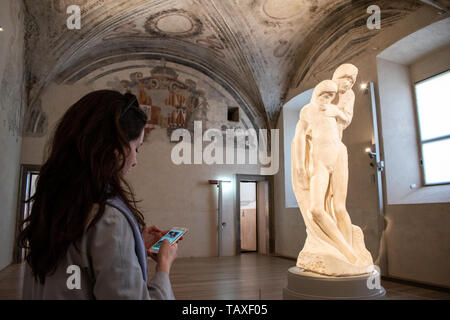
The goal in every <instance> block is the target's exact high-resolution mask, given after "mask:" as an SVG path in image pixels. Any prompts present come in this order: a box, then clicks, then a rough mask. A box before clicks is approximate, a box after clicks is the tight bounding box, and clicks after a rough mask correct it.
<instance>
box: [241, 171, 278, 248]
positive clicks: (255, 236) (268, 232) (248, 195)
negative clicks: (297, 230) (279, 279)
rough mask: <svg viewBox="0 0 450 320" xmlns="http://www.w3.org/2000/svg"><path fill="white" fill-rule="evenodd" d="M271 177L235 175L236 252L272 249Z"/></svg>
mask: <svg viewBox="0 0 450 320" xmlns="http://www.w3.org/2000/svg"><path fill="white" fill-rule="evenodd" d="M272 194H273V193H272V177H271V176H258V175H237V176H236V213H237V214H236V229H237V230H236V235H237V241H236V254H241V253H248V252H255V253H258V254H271V253H272V252H273V247H274V243H273V242H274V241H273V223H272V221H273V217H272V216H273V215H272V206H271V205H272V201H271V197H272Z"/></svg>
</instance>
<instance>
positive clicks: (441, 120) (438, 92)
mask: <svg viewBox="0 0 450 320" xmlns="http://www.w3.org/2000/svg"><path fill="white" fill-rule="evenodd" d="M415 88H416V99H417V112H418V116H419V127H420V140H421V146H422V161H423V171H424V177H425V184H439V183H450V165H449V164H450V163H449V159H450V99H449V97H448V94H449V91H448V90H449V89H450V70H449V71H446V72H444V73H441V74H438V75H436V76H433V77H431V78H429V79H426V80H423V81H421V82H418V83H416V85H415Z"/></svg>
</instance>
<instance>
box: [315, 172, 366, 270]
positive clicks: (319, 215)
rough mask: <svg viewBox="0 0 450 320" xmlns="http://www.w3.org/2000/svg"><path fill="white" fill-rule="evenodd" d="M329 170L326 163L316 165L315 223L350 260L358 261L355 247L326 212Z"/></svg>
mask: <svg viewBox="0 0 450 320" xmlns="http://www.w3.org/2000/svg"><path fill="white" fill-rule="evenodd" d="M329 175H330V174H329V172H328V170H327V169H326V168H325V166H324V165H320V164H319V165H317V166H315V167H314V175H313V176H312V177H311V184H310V191H311V194H310V196H311V204H310V205H311V215H312V217H313V220H314V222H315V223H317V224H318V225H319V227H320V228H321V229H322V230H323V232H324V233H325V234H326V235H327V236H328V237H329V238H330V239H331V240H332V241H333V243H334V245H335V247H336V248H337V249H338V250H340V251H341V252H342V254H344V256H345V257H346V258H347V259H348V260H349V261H350V262H352V263H353V262H355V261H356V258H357V257H356V255H355V253H354V251H353V249H352V248H351V247H350V246H349V245H348V243H347V241H345V238H344V236H343V235H342V234H341V232H340V231H339V229H338V227H337V225H336V224H335V223H334V221H333V219H332V218H331V217H330V216H329V215H328V214H327V213H326V212H325V209H324V200H325V193H326V191H327V188H328V183H329Z"/></svg>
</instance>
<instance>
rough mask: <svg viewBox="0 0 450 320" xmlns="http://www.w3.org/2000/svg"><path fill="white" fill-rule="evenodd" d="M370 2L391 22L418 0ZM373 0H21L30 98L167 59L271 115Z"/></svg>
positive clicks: (359, 24)
mask: <svg viewBox="0 0 450 320" xmlns="http://www.w3.org/2000/svg"><path fill="white" fill-rule="evenodd" d="M375 2H377V3H380V4H381V5H382V9H383V13H382V14H383V15H384V17H386V19H388V21H390V23H395V21H396V20H398V19H400V18H402V17H403V16H404V15H406V14H408V13H410V12H411V11H414V10H415V9H417V8H418V7H420V6H422V5H423V3H422V2H420V1H415V0H403V1H390V0H385V1H375ZM375 2H374V1H364V0H356V1H355V0H354V1H349V0H151V1H150V0H40V1H35V0H25V4H26V11H27V12H26V14H27V17H26V21H27V26H26V27H27V28H26V30H27V31H26V32H27V33H26V45H27V58H26V61H27V71H28V76H29V81H28V93H29V101H30V103H31V104H32V103H33V101H34V100H35V99H37V98H38V96H39V94H40V93H41V91H42V90H43V88H45V86H46V85H48V84H49V83H50V82H52V81H56V82H58V83H73V82H75V81H77V80H78V79H81V78H83V77H84V76H85V75H86V74H89V73H90V72H92V71H93V70H95V69H98V68H101V67H103V66H105V65H108V64H112V63H115V62H120V61H125V60H126V59H161V58H164V59H165V60H166V61H171V62H176V63H180V64H183V65H187V66H190V67H193V68H195V69H197V70H199V71H201V72H204V73H207V74H208V75H210V76H212V77H213V78H214V79H215V80H217V81H218V82H219V83H221V84H225V87H227V86H228V87H232V88H235V90H236V92H238V94H239V95H240V96H241V97H242V99H243V100H245V101H246V102H247V103H248V104H249V105H251V106H252V108H253V109H254V112H255V113H257V114H259V115H260V116H262V117H264V118H265V119H266V120H267V122H268V124H270V123H272V124H273V122H274V121H275V120H276V118H277V116H278V113H279V110H280V108H281V105H282V102H283V98H284V96H285V95H286V92H287V90H288V88H289V86H290V85H291V84H292V83H293V84H294V85H297V84H298V82H299V81H301V79H302V74H304V73H305V72H306V71H307V70H308V68H309V65H310V64H312V63H314V54H311V52H314V51H316V52H319V51H321V50H323V46H326V45H327V44H330V43H332V42H333V41H335V40H336V39H337V37H341V36H343V35H345V33H346V32H349V31H350V30H354V29H355V28H356V29H357V28H363V27H364V28H365V21H366V19H367V17H368V14H367V12H366V8H367V7H368V6H369V5H370V4H372V3H375ZM438 2H439V1H438ZM441 2H442V0H441ZM444 2H445V1H444ZM73 4H75V5H79V6H80V7H81V13H82V20H81V29H80V30H69V29H68V28H67V26H66V21H67V18H68V16H69V15H68V14H67V13H66V8H67V6H69V5H73ZM441 6H442V4H441ZM444 6H445V5H444ZM447 9H448V8H447ZM342 26H346V27H342ZM365 37H366V35H364V33H363V32H360V33H359V35H358V36H357V38H356V39H355V38H349V39H346V40H345V41H346V42H345V43H343V45H342V46H341V47H346V46H350V47H352V46H354V47H356V48H358V46H360V45H361V43H363V42H364V41H365V40H367V39H366V38H365ZM318 39H322V41H321V42H320V46H317V43H318V42H317V40H318ZM321 46H322V47H321ZM339 54H340V52H336V57H333V59H338V60H345V59H347V58H350V55H349V54H348V52H347V53H346V54H341V56H339ZM299 70H300V71H299Z"/></svg>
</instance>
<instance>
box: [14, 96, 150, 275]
mask: <svg viewBox="0 0 450 320" xmlns="http://www.w3.org/2000/svg"><path fill="white" fill-rule="evenodd" d="M146 122H147V115H146V114H145V112H144V111H143V110H142V109H140V108H139V104H138V102H137V100H136V97H135V96H134V95H132V94H129V93H127V94H125V95H122V94H121V93H119V92H116V91H110V90H100V91H94V92H91V93H89V94H87V95H85V96H84V97H83V98H81V99H80V100H79V101H78V102H76V103H75V104H74V105H73V106H71V107H70V108H69V110H67V112H66V113H65V114H64V116H63V117H62V119H61V120H60V122H59V123H58V126H57V128H56V131H55V133H54V136H53V139H52V140H51V143H50V144H49V149H48V158H47V160H46V162H45V163H44V165H43V166H42V168H41V171H40V175H39V178H38V181H37V186H36V192H35V194H34V195H33V196H32V197H31V198H30V199H28V200H27V202H32V205H33V206H32V210H31V214H30V216H29V217H28V218H27V219H26V220H25V221H24V222H23V224H22V227H24V226H25V227H24V228H23V231H22V232H21V233H20V235H19V238H18V242H19V246H20V247H22V248H27V249H29V250H28V254H27V255H26V260H27V262H28V264H29V265H30V266H31V268H32V271H33V275H34V277H35V279H38V278H39V280H40V282H41V283H44V282H45V277H46V276H47V275H51V274H53V273H54V272H55V271H56V269H57V265H58V262H59V260H60V259H61V258H62V257H64V255H65V254H66V252H67V249H68V247H69V245H71V244H75V245H76V241H77V240H78V239H80V238H81V236H82V235H83V232H84V231H85V224H86V223H87V219H88V215H89V213H90V211H91V209H92V208H93V205H94V204H98V205H99V209H98V211H97V213H96V215H95V217H94V219H93V220H92V222H91V223H90V226H93V225H94V224H95V223H96V222H97V221H98V220H99V219H100V218H101V217H102V215H103V214H104V211H105V205H106V200H107V199H108V198H110V197H113V196H119V197H120V198H121V199H122V200H123V201H124V203H125V204H126V205H127V207H128V208H129V209H130V210H131V212H132V213H133V215H134V216H135V218H136V220H137V222H138V224H139V226H140V227H141V228H143V227H144V225H145V223H144V217H143V215H142V213H141V212H140V211H139V210H138V209H137V207H136V200H135V198H134V195H133V192H132V190H131V188H130V185H129V184H128V183H127V182H126V181H125V180H124V179H123V177H122V173H121V171H122V168H123V167H124V165H125V159H126V157H127V155H128V154H129V152H130V145H129V141H132V140H135V139H137V138H138V137H139V136H140V134H141V132H142V130H143V128H144V126H145V123H146Z"/></svg>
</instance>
